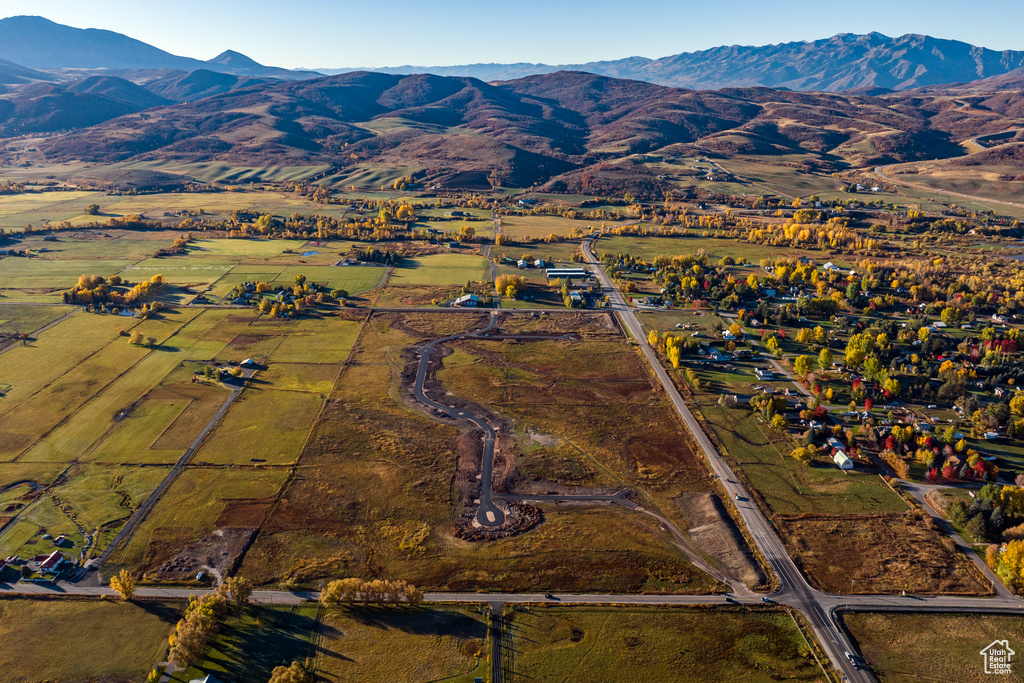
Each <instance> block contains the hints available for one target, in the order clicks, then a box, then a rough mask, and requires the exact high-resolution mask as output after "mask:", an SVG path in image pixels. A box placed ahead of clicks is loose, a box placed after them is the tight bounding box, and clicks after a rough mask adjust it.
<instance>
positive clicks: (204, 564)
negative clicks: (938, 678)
mask: <svg viewBox="0 0 1024 683" xmlns="http://www.w3.org/2000/svg"><path fill="white" fill-rule="evenodd" d="M255 535H256V529H248V528H241V527H233V528H227V529H217V530H216V531H214V532H213V533H211V534H209V535H207V536H206V537H204V538H202V539H200V540H198V541H196V542H194V543H190V544H189V545H187V546H186V547H185V548H184V549H183V550H182V551H181V552H179V553H178V554H177V555H175V556H174V557H173V558H171V559H170V560H167V561H166V562H164V563H163V564H162V565H160V566H159V567H158V568H157V570H156V571H155V572H153V575H152V577H151V578H153V579H156V580H158V581H192V580H194V579H195V577H196V574H198V573H199V572H200V571H203V570H206V571H208V572H212V573H214V574H219V575H220V576H226V575H228V574H230V573H231V572H232V571H234V569H235V564H236V563H237V562H238V560H239V558H241V556H242V553H243V552H244V551H245V549H246V548H247V547H248V545H249V542H250V541H252V538H253V536H255Z"/></svg>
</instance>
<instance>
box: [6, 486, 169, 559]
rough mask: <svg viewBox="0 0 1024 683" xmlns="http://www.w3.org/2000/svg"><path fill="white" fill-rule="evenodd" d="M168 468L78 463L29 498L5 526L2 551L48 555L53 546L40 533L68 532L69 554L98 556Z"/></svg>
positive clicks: (82, 556)
mask: <svg viewBox="0 0 1024 683" xmlns="http://www.w3.org/2000/svg"><path fill="white" fill-rule="evenodd" d="M167 471H168V470H167V468H165V467H146V468H109V467H96V466H85V467H74V468H72V469H71V470H70V471H68V472H67V473H66V476H67V478H68V482H67V483H66V484H61V485H59V486H55V487H53V488H52V489H50V491H49V492H48V494H47V495H44V496H40V497H39V498H37V499H36V500H35V502H33V503H30V504H29V505H28V506H27V507H26V508H25V509H24V510H23V511H22V512H21V513H20V514H19V515H18V518H17V521H15V523H14V524H12V525H11V526H10V527H8V528H7V529H6V530H5V531H4V534H3V535H2V536H0V553H3V554H4V556H5V557H6V556H7V555H10V554H20V555H22V556H23V557H31V556H33V555H37V554H49V553H51V552H53V545H52V543H51V542H50V541H49V540H46V539H43V538H42V536H43V534H45V533H48V534H50V535H51V536H58V535H63V536H65V537H67V539H68V541H67V543H66V544H65V545H64V546H62V547H63V550H64V552H65V554H67V555H69V556H71V557H74V558H76V559H84V558H86V557H90V556H94V555H95V554H97V553H98V552H101V551H102V550H103V549H104V548H105V547H106V544H107V543H108V542H109V540H110V538H111V537H112V536H113V532H114V531H116V529H118V528H119V527H120V526H121V524H122V523H123V522H124V521H125V520H127V519H128V517H129V516H130V515H131V514H132V513H133V511H134V509H135V508H136V507H137V506H138V505H139V504H141V503H142V501H143V500H145V498H146V497H147V496H148V495H149V494H150V492H151V491H152V490H153V489H154V488H156V486H157V484H159V483H160V481H161V480H162V479H163V478H164V477H165V476H166V474H167ZM83 530H84V532H85V533H83ZM97 532H98V533H97Z"/></svg>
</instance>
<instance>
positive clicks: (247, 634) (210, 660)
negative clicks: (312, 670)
mask: <svg viewBox="0 0 1024 683" xmlns="http://www.w3.org/2000/svg"><path fill="white" fill-rule="evenodd" d="M221 628H222V630H221V634H220V635H219V636H218V637H217V639H216V643H215V646H214V647H212V648H211V649H210V651H209V653H208V655H207V659H206V661H205V662H204V663H203V666H202V667H200V670H203V671H204V673H206V671H205V670H206V669H211V671H210V673H213V674H214V675H215V676H216V677H217V678H219V679H220V680H222V681H225V682H226V683H233V682H241V681H246V682H248V681H252V682H253V683H265V681H267V680H269V678H270V675H271V672H272V671H273V670H274V667H277V666H289V665H290V664H291V663H292V662H293V661H298V662H302V661H304V660H305V659H306V657H308V656H311V655H312V654H313V652H312V649H311V646H310V637H311V635H312V634H313V632H314V629H315V628H316V619H315V617H313V616H311V615H309V614H303V613H301V612H298V611H295V610H291V609H274V608H264V607H250V608H249V611H248V613H247V615H246V616H245V617H244V618H243V619H242V620H239V619H237V618H236V617H234V616H233V615H230V616H227V617H225V618H224V621H223V625H222V627H221ZM213 667H219V668H221V669H223V671H217V670H213Z"/></svg>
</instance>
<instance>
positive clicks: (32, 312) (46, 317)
mask: <svg viewBox="0 0 1024 683" xmlns="http://www.w3.org/2000/svg"><path fill="white" fill-rule="evenodd" d="M73 310H75V308H74V307H73V306H19V305H17V304H13V305H10V306H0V333H4V334H19V333H20V334H28V333H31V332H35V331H36V330H38V329H39V328H41V327H44V326H46V325H49V324H50V323H52V322H53V321H54V320H56V319H57V318H60V317H61V316H63V315H67V314H68V313H70V312H71V311H73Z"/></svg>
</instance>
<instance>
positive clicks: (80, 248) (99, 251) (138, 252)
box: [8, 228, 182, 261]
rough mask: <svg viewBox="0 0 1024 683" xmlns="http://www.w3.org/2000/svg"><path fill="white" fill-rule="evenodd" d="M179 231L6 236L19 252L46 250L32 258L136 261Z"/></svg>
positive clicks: (107, 231)
mask: <svg viewBox="0 0 1024 683" xmlns="http://www.w3.org/2000/svg"><path fill="white" fill-rule="evenodd" d="M181 234H182V233H181V232H180V231H178V230H117V229H113V228H98V229H88V230H81V231H76V232H68V231H62V232H58V233H54V234H51V235H49V236H51V237H56V238H57V239H56V240H55V241H48V240H44V239H43V235H40V234H35V233H33V234H31V235H26V234H21V235H17V236H14V237H13V238H11V237H9V240H10V241H9V242H8V244H9V245H10V247H11V248H12V249H16V250H18V251H21V250H25V249H42V248H45V249H46V250H47V251H46V252H44V253H38V254H34V255H33V256H32V259H33V260H35V261H39V260H42V261H81V260H85V261H99V260H104V259H113V260H124V259H130V260H135V261H137V260H141V259H144V258H147V257H149V256H152V255H153V254H155V253H156V251H157V250H158V249H160V248H162V247H167V246H170V245H171V243H172V242H174V240H175V239H177V238H178V237H181Z"/></svg>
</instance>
